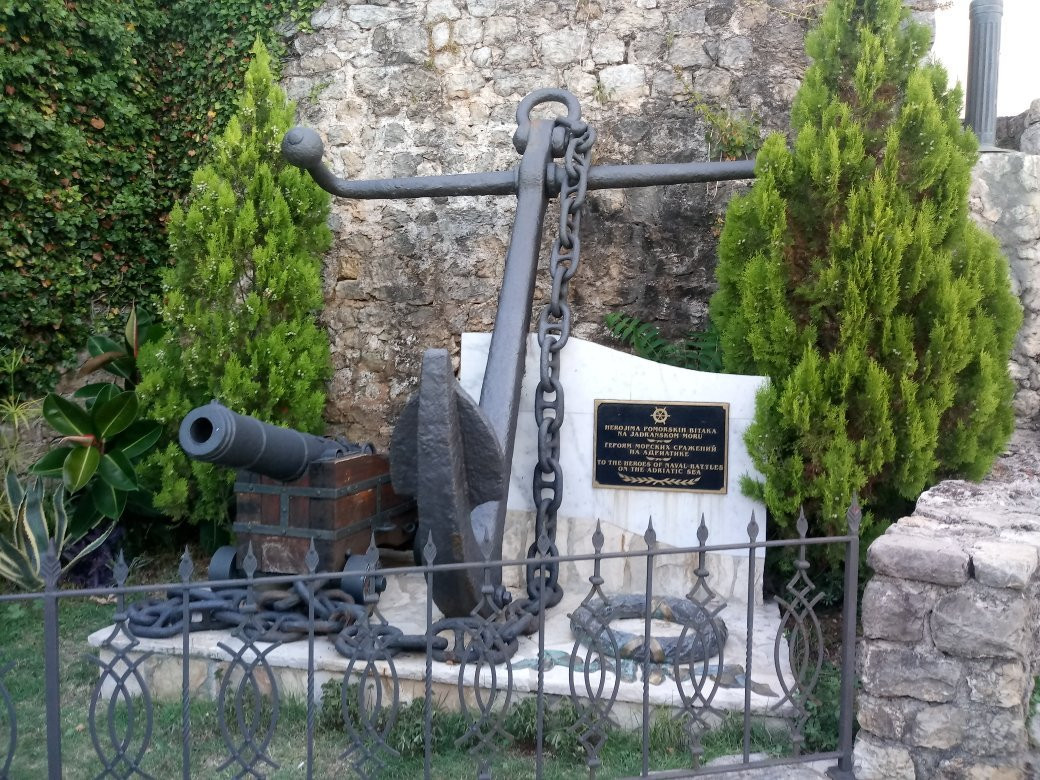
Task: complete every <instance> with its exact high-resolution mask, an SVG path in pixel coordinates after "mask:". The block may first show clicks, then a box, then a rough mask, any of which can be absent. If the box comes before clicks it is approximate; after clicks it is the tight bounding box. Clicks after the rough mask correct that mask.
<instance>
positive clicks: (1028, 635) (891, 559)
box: [856, 431, 1040, 780]
mask: <svg viewBox="0 0 1040 780" xmlns="http://www.w3.org/2000/svg"><path fill="white" fill-rule="evenodd" d="M1038 561H1040V435H1038V434H1036V433H1035V432H1031V431H1019V432H1017V433H1016V435H1015V438H1014V439H1013V440H1012V443H1011V445H1010V447H1009V450H1008V452H1007V453H1006V454H1005V455H1004V456H1003V457H1002V458H1001V459H1000V460H999V461H998V462H997V464H996V465H995V466H994V469H993V473H992V474H991V476H990V477H988V478H987V479H986V480H985V481H984V482H982V483H980V484H976V483H970V482H961V481H948V482H943V483H941V484H940V485H938V486H936V487H934V488H932V489H931V490H929V491H927V492H926V493H924V494H923V495H922V496H921V498H920V499H919V501H918V503H917V508H916V510H915V512H914V515H913V516H912V517H908V518H905V519H903V520H901V521H899V522H898V523H896V524H895V525H893V526H891V527H890V528H889V529H888V531H887V532H886V533H885V534H884V535H883V536H881V537H880V538H878V539H877V540H876V541H875V542H874V543H873V544H872V545H871V546H870V549H869V550H868V553H867V562H868V563H869V564H870V566H871V568H873V569H874V571H875V576H874V577H873V578H872V579H871V580H870V581H869V582H868V583H867V586H866V589H865V591H864V593H863V604H862V613H861V617H862V636H863V638H862V640H861V645H860V679H861V681H862V690H861V692H860V695H859V698H858V701H857V714H858V718H859V724H860V732H859V735H858V737H857V740H856V777H857V778H858V780H881V779H882V778H883V779H884V780H895V779H896V778H914V777H916V778H936V777H941V778H1002V779H1006V780H1012V779H1013V778H1026V777H1036V776H1037V774H1036V772H1037V771H1040V763H1038V762H1037V758H1038V755H1040V754H1038V753H1037V744H1038V743H1037V742H1036V741H1035V740H1036V737H1035V736H1031V734H1030V732H1031V730H1032V731H1033V732H1034V733H1035V723H1030V720H1031V718H1033V717H1034V715H1035V714H1034V713H1033V712H1032V706H1031V702H1030V698H1031V693H1032V691H1033V686H1034V680H1035V678H1036V676H1037V675H1038V674H1040V641H1038V632H1040V598H1038V597H1040V570H1038ZM1031 726H1032V729H1031Z"/></svg>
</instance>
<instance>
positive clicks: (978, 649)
mask: <svg viewBox="0 0 1040 780" xmlns="http://www.w3.org/2000/svg"><path fill="white" fill-rule="evenodd" d="M1029 619H1030V609H1029V603H1028V601H1027V600H1026V598H1025V596H1024V594H1022V593H1019V592H1016V591H1007V590H1003V591H1000V590H992V589H988V588H981V587H979V586H975V587H966V588H960V589H958V590H956V591H953V592H952V593H947V594H946V595H944V596H941V597H940V598H939V600H938V601H937V602H936V604H935V608H934V609H933V610H932V616H931V618H930V621H929V622H930V625H931V630H932V641H933V642H934V643H935V646H936V647H937V648H938V649H939V650H941V651H943V652H944V653H950V654H951V655H956V656H961V657H962V658H990V657H996V658H1018V657H1023V656H1024V655H1025V653H1026V651H1027V647H1028V645H1029V640H1030V631H1029V625H1028V623H1029Z"/></svg>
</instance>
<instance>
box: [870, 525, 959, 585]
mask: <svg viewBox="0 0 1040 780" xmlns="http://www.w3.org/2000/svg"><path fill="white" fill-rule="evenodd" d="M867 563H868V564H870V567H871V568H872V569H873V570H874V571H876V572H877V573H878V574H886V575H888V576H889V577H901V578H902V579H907V580H918V581H919V582H933V583H935V584H937V585H961V584H963V583H965V582H967V581H968V553H966V552H965V551H964V550H963V549H962V548H961V546H960V545H958V544H956V543H954V542H951V541H948V540H943V539H929V538H926V537H923V536H911V535H909V534H894V533H886V534H885V535H884V536H879V537H878V538H877V539H875V540H874V543H873V544H871V545H870V549H869V550H868V551H867Z"/></svg>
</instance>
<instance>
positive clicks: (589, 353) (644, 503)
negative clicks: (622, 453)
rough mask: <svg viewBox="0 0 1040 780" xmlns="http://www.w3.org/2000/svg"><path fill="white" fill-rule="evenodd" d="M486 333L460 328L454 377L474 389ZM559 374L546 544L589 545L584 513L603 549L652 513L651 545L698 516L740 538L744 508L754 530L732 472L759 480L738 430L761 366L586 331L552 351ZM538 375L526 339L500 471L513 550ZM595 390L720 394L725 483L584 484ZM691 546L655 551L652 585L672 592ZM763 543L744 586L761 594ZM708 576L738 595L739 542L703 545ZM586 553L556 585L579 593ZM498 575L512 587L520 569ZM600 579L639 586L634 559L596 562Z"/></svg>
mask: <svg viewBox="0 0 1040 780" xmlns="http://www.w3.org/2000/svg"><path fill="white" fill-rule="evenodd" d="M490 343H491V336H490V334H484V333H464V334H463V335H462V363H461V369H460V372H459V373H460V376H459V381H460V383H461V384H462V387H463V388H464V389H465V390H466V391H467V392H468V393H469V394H470V395H471V396H472V397H473V398H474V399H479V398H480V385H481V382H482V380H483V375H484V367H485V365H486V363H487V352H488V347H489V345H490ZM560 379H561V382H562V384H563V387H564V393H565V398H566V407H565V417H564V422H563V426H562V428H561V442H560V460H561V465H562V467H563V473H564V495H563V502H562V504H561V506H560V510H559V513H558V528H557V545H558V547H559V549H560V552H561V554H564V555H567V554H574V555H579V554H587V553H591V552H592V544H591V541H590V539H591V536H592V533H593V530H594V529H595V525H596V521H597V520H599V521H600V522H601V523H602V526H603V532H604V535H605V537H606V542H605V544H604V551H605V552H616V551H629V550H643V549H646V545H645V543H644V541H643V533H644V531H645V530H646V527H647V521H648V520H649V519H650V518H653V524H654V530H655V531H656V533H657V540H658V544H659V545H660V546H661V547H689V546H694V545H696V544H697V528H698V525H699V522H700V518H701V516H702V515H703V517H704V519H705V523H706V525H707V528H708V533H709V536H708V544H709V545H726V544H743V543H746V542H747V541H748V532H747V526H748V523H749V522H750V520H751V515H752V512H754V516H755V520H756V522H757V523H758V526H759V529H760V530H759V535H758V539H759V540H762V539H764V538H765V525H766V514H765V508H764V506H763V505H762V504H761V503H760V502H757V501H753V500H751V499H750V498H748V497H747V496H744V495H743V494H742V493H741V492H740V478H741V476H743V475H745V474H747V475H750V476H751V477H753V478H756V479H761V475H760V474H759V473H758V472H757V471H755V469H754V466H753V465H752V463H751V460H750V458H749V456H748V454H747V449H746V448H745V446H744V441H743V437H744V432H745V430H746V429H747V426H748V424H749V423H750V422H751V418H752V417H753V415H754V408H755V394H756V393H757V392H758V390H759V388H760V387H762V385H763V384H764V383H765V382H767V381H768V380H767V379H766V378H765V377H760V376H742V375H736V374H714V373H705V372H700V371H690V370H687V369H682V368H675V367H673V366H666V365H663V364H660V363H654V362H652V361H649V360H644V359H642V358H639V357H635V356H633V355H629V354H627V353H624V352H619V351H617V350H614V349H610V348H608V347H603V346H600V345H598V344H594V343H592V342H589V341H583V340H581V339H577V338H573V337H572V338H571V339H570V340H569V341H568V342H567V345H566V346H565V347H564V349H563V352H562V355H561V377H560ZM537 383H538V341H537V339H536V337H535V336H533V335H532V336H530V337H529V338H528V342H527V357H526V368H525V374H524V382H523V390H522V394H521V398H520V413H519V419H518V420H517V431H516V445H515V447H514V451H513V464H512V476H511V479H510V485H509V503H508V514H507V519H506V535H505V547H504V549H503V556H504V558H505V559H510V558H522V557H525V555H526V552H527V548H528V545H530V543H531V541H532V537H533V528H534V520H533V517H534V499H533V497H532V488H531V485H532V479H533V473H534V465H535V461H536V458H537V445H536V440H535V435H536V432H537V431H536V428H535V423H534V390H535V387H536V386H537ZM597 400H612V401H638V402H647V403H651V404H654V403H656V404H662V405H664V404H678V403H691V402H701V403H712V404H718V403H725V404H728V405H729V421H728V430H727V445H728V463H727V479H726V492H724V493H697V492H690V491H685V490H663V489H650V490H648V489H632V488H619V489H614V488H606V487H596V486H595V485H594V484H593V468H594V417H595V406H596V401H597ZM691 557H692V556H665V557H663V558H662V559H659V560H658V561H657V563H656V564H655V567H654V593H655V594H660V595H675V596H682V595H685V594H686V592H687V591H688V590H689V588H690V587H691V586H692V584H693V568H694V562H693V561H692V560H691ZM762 558H763V551H762V550H761V549H759V550H758V551H757V555H756V561H755V576H754V578H753V583H752V585H751V592H752V593H753V594H754V598H755V601H756V602H761V599H762V586H761V581H762V580H761V578H762V563H763V560H762ZM707 566H708V569H709V571H711V575H712V576H711V577H710V578H709V584H710V585H711V586H712V588H714V589H715V590H716V591H717V592H718V593H719V594H720V595H721V596H723V597H724V598H726V599H727V600H737V601H744V602H746V601H747V598H748V593H749V586H748V566H749V560H748V552H747V551H746V550H737V551H732V552H728V553H726V552H719V553H713V554H709V556H708V560H707ZM590 571H591V564H565V565H564V566H562V567H561V575H560V576H561V581H562V584H563V586H564V589H565V590H568V591H570V592H571V593H574V592H575V591H581V592H582V593H584V592H585V591H586V590H587V588H588V579H587V578H588V576H589V573H590ZM513 574H515V575H516V576H515V577H510V576H509V572H507V577H506V584H507V585H510V586H515V587H518V586H519V585H520V576H519V575H520V573H519V572H514V573H513ZM603 576H604V578H605V579H606V584H605V585H604V588H605V589H606V590H609V591H610V592H614V593H618V592H630V591H635V592H643V591H645V589H646V581H645V578H646V569H645V559H642V558H628V559H625V560H608V561H604V566H603Z"/></svg>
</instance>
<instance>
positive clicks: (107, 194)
mask: <svg viewBox="0 0 1040 780" xmlns="http://www.w3.org/2000/svg"><path fill="white" fill-rule="evenodd" d="M316 5H317V3H316V2H315V1H314V0H220V2H211V1H210V0H79V1H78V2H77V1H74V0H0V90H2V93H0V138H2V141H0V214H2V216H3V218H2V219H0V354H5V353H7V352H9V351H16V350H18V349H20V348H21V347H24V348H25V352H24V358H23V364H22V367H21V368H20V370H19V371H18V372H17V373H16V376H15V386H16V389H17V390H18V391H20V392H24V393H29V394H39V393H41V392H42V391H44V390H46V389H48V388H49V387H50V385H52V384H53V381H54V378H55V376H56V373H57V371H58V369H60V368H61V367H62V365H63V364H64V363H66V362H67V361H68V360H69V359H70V358H71V357H72V356H73V355H74V353H75V351H76V350H77V349H80V348H82V347H83V345H84V344H85V342H86V337H87V332H88V330H90V329H91V328H92V327H93V326H96V325H97V324H98V321H99V320H100V321H102V323H101V324H102V325H103V321H104V320H105V319H107V318H116V319H118V316H119V315H120V312H121V310H122V309H124V308H125V307H127V306H128V305H130V304H131V303H134V302H137V303H138V304H143V305H144V306H146V307H152V306H153V305H154V302H155V297H156V295H157V293H158V289H159V271H160V269H161V268H163V267H165V266H166V265H168V264H169V257H170V255H169V250H168V248H167V246H166V238H165V222H166V218H167V214H168V213H169V211H170V208H171V206H172V205H173V203H174V201H175V200H176V199H177V198H178V197H179V196H180V195H181V194H182V193H183V192H184V190H185V188H186V186H187V185H188V184H189V182H190V178H191V172H192V171H193V170H195V168H196V167H198V165H199V163H200V162H201V160H202V158H203V157H205V155H206V150H207V146H208V141H209V137H210V135H211V134H215V133H218V132H219V131H220V130H222V129H223V126H224V124H225V123H226V121H227V119H228V117H229V116H230V114H231V112H232V110H233V108H234V104H235V97H236V90H237V89H238V88H239V87H240V86H241V80H242V72H243V71H244V69H245V66H246V65H247V64H248V61H249V56H248V53H249V47H250V46H251V45H252V43H253V41H254V39H255V38H256V37H257V36H259V37H261V38H263V39H264V40H265V41H267V42H268V43H269V45H271V47H272V49H273V50H274V51H275V52H278V51H279V42H280V40H281V38H280V36H278V35H277V34H275V32H274V31H275V28H276V26H280V27H283V28H288V27H291V26H292V25H294V24H295V21H296V20H298V19H305V18H307V17H308V15H309V13H310V12H311V11H312V10H313V8H314V7H315V6H316Z"/></svg>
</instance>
